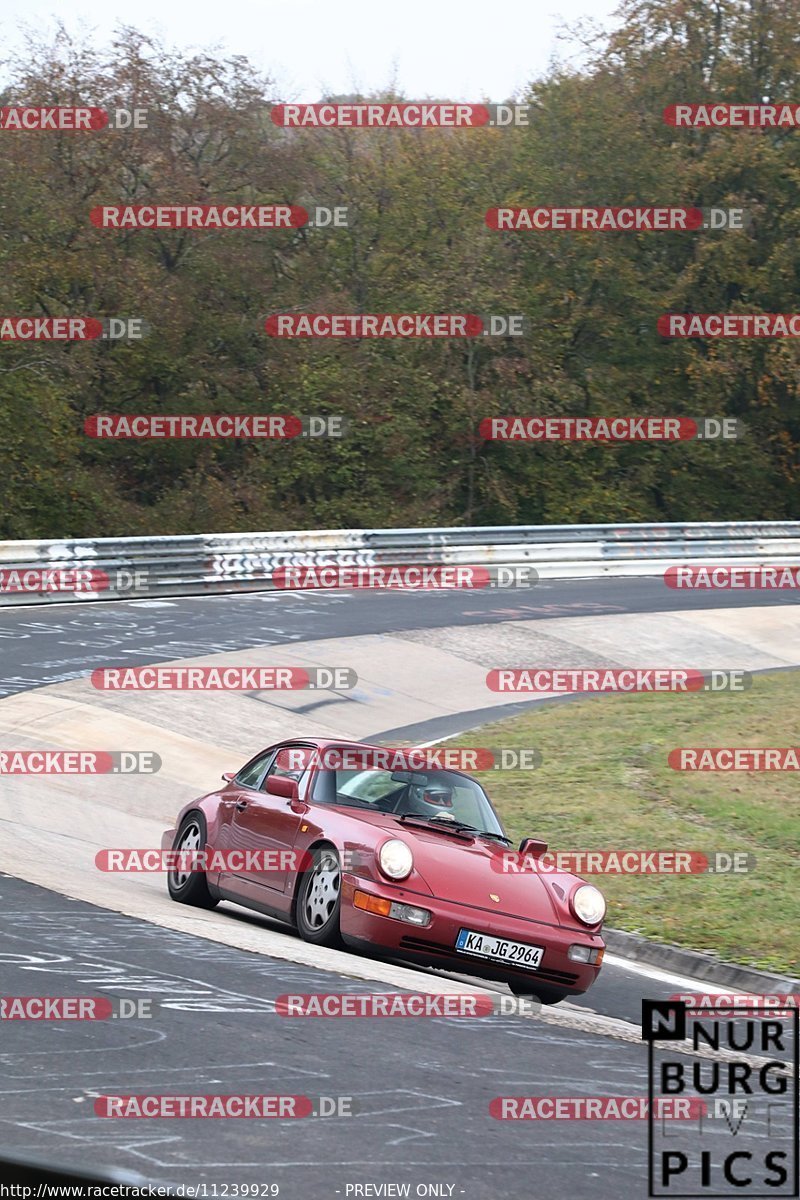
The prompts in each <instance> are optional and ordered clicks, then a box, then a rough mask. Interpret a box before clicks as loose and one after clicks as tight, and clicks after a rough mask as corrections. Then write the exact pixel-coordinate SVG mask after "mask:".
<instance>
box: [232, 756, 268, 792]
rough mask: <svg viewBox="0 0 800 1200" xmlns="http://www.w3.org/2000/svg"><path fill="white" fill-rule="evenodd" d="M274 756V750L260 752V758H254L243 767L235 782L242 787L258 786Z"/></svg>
mask: <svg viewBox="0 0 800 1200" xmlns="http://www.w3.org/2000/svg"><path fill="white" fill-rule="evenodd" d="M273 757H274V751H273V750H268V751H267V753H266V754H259V756H258V758H254V759H253V761H252V762H249V763H248V764H247V766H245V767H242V769H241V771H240V772H239V774H238V775H237V776H236V780H235V782H236V783H238V784H239V785H240V786H241V787H249V788H257V787H258V785H259V782H260V780H261V776H262V775H263V773H264V768H265V767H266V765H267V763H268V762H269V760H270V759H271V758H273Z"/></svg>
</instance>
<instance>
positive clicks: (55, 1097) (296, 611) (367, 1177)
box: [0, 579, 793, 1200]
mask: <svg viewBox="0 0 800 1200" xmlns="http://www.w3.org/2000/svg"><path fill="white" fill-rule="evenodd" d="M792 602H793V597H792V596H791V593H788V594H786V593H784V594H781V593H769V592H730V593H724V592H687V593H683V592H680V593H679V592H675V591H670V590H669V589H667V588H665V587H664V586H663V584H662V583H661V582H660V580H653V579H628V580H619V579H617V580H600V581H598V580H591V581H564V582H548V583H543V584H540V585H538V586H537V587H536V588H535V589H533V590H529V589H525V590H517V591H513V592H508V593H489V592H472V593H456V592H443V593H433V594H423V595H420V594H418V593H366V592H356V593H348V594H347V595H344V594H336V593H325V594H322V593H316V594H314V593H306V594H299V593H289V594H284V593H275V592H272V593H252V594H249V595H244V596H239V595H228V596H217V597H202V598H176V599H173V600H169V601H158V602H157V603H156V604H153V606H151V603H152V602H145V603H141V602H139V603H135V602H116V603H107V604H91V603H86V604H69V605H57V606H48V607H46V608H45V607H43V606H40V607H24V608H16V609H3V610H0V655H1V656H2V657H1V658H0V662H1V663H2V666H1V667H0V695H10V694H13V693H15V692H20V691H25V690H28V689H30V688H33V687H37V686H42V685H45V684H48V683H54V682H59V681H63V680H66V679H70V678H75V677H77V676H79V675H82V674H85V673H86V672H87V671H89V670H91V669H92V668H94V667H96V666H108V665H141V664H144V663H147V662H157V661H168V660H172V659H180V658H190V657H195V656H201V655H206V654H213V653H224V652H225V651H234V650H238V649H244V648H246V647H249V646H253V645H259V644H260V645H263V644H273V645H286V644H287V643H291V642H295V641H296V642H303V641H312V640H317V639H322V638H333V637H346V636H352V635H354V634H359V635H363V634H367V633H386V632H395V631H401V630H404V629H420V628H435V627H437V626H447V625H469V624H478V623H484V622H501V621H508V620H535V619H545V618H550V617H571V616H574V617H578V616H600V615H603V614H606V613H623V612H659V611H686V610H690V609H698V608H712V607H713V608H722V607H726V606H731V607H741V606H749V605H754V604H755V605H766V604H786V603H792ZM384 732H386V731H384ZM375 736H376V737H378V736H380V731H376V733H375ZM164 902H165V904H167V903H168V901H167V899H166V897H165V901H164ZM0 906H1V908H0V911H2V913H3V918H2V925H1V926H0V928H2V935H1V936H0V994H2V995H6V996H8V995H104V994H105V995H114V996H120V995H125V996H132V997H136V996H144V997H147V998H152V999H155V1000H157V1001H158V1000H160V1001H161V1002H162V1004H163V1007H162V1008H160V1009H159V1010H158V1011H157V1012H156V1014H155V1016H154V1017H153V1018H152V1019H151V1020H146V1021H144V1020H143V1021H135V1020H132V1021H130V1022H119V1021H117V1022H94V1023H87V1022H22V1021H20V1022H14V1023H13V1024H12V1023H11V1022H4V1023H3V1024H2V1026H0V1032H2V1035H3V1037H2V1046H1V1047H0V1076H2V1082H0V1155H2V1154H3V1153H5V1154H7V1155H9V1156H13V1155H14V1154H15V1153H16V1154H18V1155H20V1156H22V1157H39V1156H41V1157H42V1158H45V1159H47V1160H50V1161H55V1162H62V1163H64V1164H65V1165H68V1166H90V1167H91V1168H93V1169H100V1168H103V1167H109V1166H112V1165H116V1166H119V1167H124V1168H128V1169H129V1170H134V1171H137V1172H139V1173H140V1174H142V1175H144V1176H145V1177H146V1178H147V1179H148V1181H149V1182H156V1183H161V1184H167V1185H171V1186H173V1187H175V1186H178V1185H179V1184H181V1183H183V1184H193V1183H199V1182H203V1181H205V1182H207V1183H208V1184H209V1186H210V1185H211V1184H212V1183H216V1184H217V1185H218V1188H219V1190H218V1192H217V1195H222V1190H221V1189H222V1185H223V1184H226V1183H227V1184H232V1183H238V1184H239V1185H242V1184H244V1183H250V1184H255V1183H259V1184H264V1183H277V1184H279V1185H280V1196H281V1197H285V1198H288V1200H294V1198H295V1197H296V1198H297V1200H301V1198H304V1197H309V1198H316V1197H320V1198H322V1197H332V1198H335V1197H347V1196H352V1197H353V1198H354V1200H361V1197H364V1196H365V1195H373V1196H376V1195H381V1193H380V1192H377V1191H372V1192H366V1193H365V1192H363V1191H362V1192H361V1193H360V1194H359V1193H358V1192H354V1191H352V1190H350V1191H349V1192H348V1191H347V1185H348V1184H349V1185H355V1184H373V1185H381V1184H395V1185H403V1184H405V1183H410V1184H411V1192H410V1194H411V1195H412V1196H413V1195H415V1194H416V1192H415V1189H416V1185H417V1184H430V1185H433V1184H438V1185H444V1188H443V1190H442V1191H441V1192H440V1193H438V1194H439V1195H441V1196H445V1197H446V1196H450V1195H451V1196H453V1197H455V1198H458V1197H460V1196H464V1197H468V1198H470V1200H483V1198H486V1200H497V1198H499V1197H503V1196H518V1195H523V1196H528V1195H532V1194H534V1192H535V1193H536V1194H542V1195H544V1194H547V1195H551V1196H559V1197H560V1196H574V1197H576V1198H578V1200H582V1198H583V1197H591V1198H592V1200H611V1198H612V1197H618V1196H620V1195H635V1196H644V1195H645V1194H646V1127H645V1124H644V1123H642V1122H638V1121H615V1122H611V1123H607V1122H584V1123H582V1124H581V1125H580V1126H578V1127H576V1126H574V1125H572V1124H571V1123H569V1122H567V1123H564V1122H546V1123H545V1122H541V1123H539V1122H535V1121H525V1122H513V1121H508V1122H500V1121H496V1120H493V1119H492V1118H491V1117H489V1115H488V1112H487V1106H488V1103H489V1100H490V1099H491V1098H492V1097H493V1096H495V1095H502V1094H505V1095H525V1094H540V1095H543V1094H549V1093H552V1094H563V1095H570V1094H572V1095H581V1094H588V1095H601V1094H617V1095H636V1094H642V1093H644V1091H645V1089H646V1056H645V1052H644V1048H643V1046H642V1045H640V1044H634V1043H629V1042H624V1041H619V1040H612V1039H609V1038H606V1037H601V1036H597V1035H593V1034H592V1035H590V1034H585V1033H578V1032H572V1031H569V1030H563V1031H562V1030H559V1029H556V1028H554V1027H551V1026H545V1025H542V1024H539V1023H537V1022H531V1021H525V1020H523V1019H520V1018H499V1017H495V1018H488V1019H482V1020H473V1021H464V1020H423V1019H417V1020H413V1019H408V1020H383V1021H382V1022H381V1023H380V1024H378V1023H377V1022H376V1021H375V1020H370V1021H368V1020H340V1021H334V1020H306V1021H297V1020H292V1021H290V1020H287V1019H285V1018H281V1017H278V1016H276V1015H275V1013H274V1012H273V1011H272V1005H271V1001H272V1000H274V997H275V996H276V995H278V994H280V993H282V992H302V991H362V992H366V991H371V990H376V991H377V990H385V989H384V987H383V985H375V986H374V987H371V986H370V985H369V984H367V983H361V982H357V981H353V980H351V979H347V978H343V977H340V976H337V975H333V974H330V973H326V972H323V971H317V970H311V969H309V968H305V967H301V966H296V965H294V964H292V963H288V962H283V961H278V960H274V959H269V958H264V957H261V956H258V955H253V954H249V953H247V952H245V951H241V950H238V949H234V948H228V947H225V946H221V945H218V944H216V943H212V942H206V941H203V940H202V939H201V938H193V937H190V936H188V935H185V934H180V933H176V932H171V931H169V930H165V929H162V928H159V927H157V926H152V925H149V924H147V923H145V922H141V921H138V920H134V919H132V918H129V917H125V916H120V915H117V914H114V913H110V912H107V911H104V910H102V909H98V908H93V907H92V906H90V905H86V904H83V903H80V902H77V901H72V900H68V899H65V898H63V897H61V896H59V895H57V894H56V893H52V892H47V891H44V890H43V889H41V888H37V887H34V886H33V885H30V884H27V883H23V882H21V881H19V880H14V879H10V878H8V877H0ZM221 911H222V910H221ZM229 911H230V912H231V919H232V920H234V919H235V917H234V913H235V912H236V911H237V910H235V909H233V908H230V910H229ZM238 911H241V910H238ZM245 919H251V917H247V918H245ZM252 919H253V920H256V921H258V920H260V918H256V917H254V916H252ZM286 936H287V937H291V936H292V935H291V934H289V933H287V934H286ZM24 956H32V957H33V958H36V957H42V958H45V960H46V961H45V962H44V963H36V962H32V961H30V959H27V960H26V959H25V957H24ZM26 963H27V965H26ZM48 964H50V965H49V966H48ZM35 967H44V968H45V969H44V970H34V968H35ZM114 981H116V982H114ZM677 990H680V988H678V987H676V986H675V985H672V984H670V983H661V982H655V981H653V980H649V979H647V978H646V977H645V976H643V975H640V974H636V973H633V972H631V971H628V970H626V969H623V968H618V967H615V966H613V965H612V964H607V965H606V967H604V970H603V974H602V976H601V980H600V982H599V983H598V984H597V985H596V987H595V988H594V989H593V990H592V991H591V992H590V993H589V994H588V995H587V996H586V997H585V998H582V999H579V1000H578V1001H577V1003H578V1004H579V1005H581V1006H582V1007H585V1008H588V1009H593V1010H595V1011H596V1012H599V1013H602V1014H604V1015H609V1016H614V1017H621V1018H624V1019H626V1020H628V1021H632V1022H634V1023H636V1022H638V1021H639V1020H640V1017H641V1000H642V997H645V996H647V997H651V998H663V997H665V996H667V995H669V994H670V993H672V992H674V991H677ZM697 990H702V987H701V986H700V985H698V988H697ZM103 1091H106V1092H112V1093H130V1092H137V1093H143V1092H164V1093H173V1092H177V1093H186V1092H193V1093H209V1094H211V1093H226V1092H244V1093H248V1094H251V1093H255V1092H261V1091H264V1092H272V1091H275V1092H283V1093H301V1094H303V1093H304V1094H310V1095H319V1094H325V1095H333V1096H338V1095H347V1096H353V1097H354V1098H355V1101H356V1105H357V1106H359V1107H360V1112H359V1114H358V1115H357V1116H355V1117H351V1118H335V1119H334V1118H329V1119H326V1120H323V1119H316V1120H315V1119H309V1120H306V1121H295V1122H291V1121H288V1122H277V1121H266V1122H258V1121H252V1120H250V1121H248V1120H238V1121H237V1120H228V1121H223V1120H217V1121H215V1122H214V1124H213V1125H212V1126H210V1127H209V1126H206V1124H205V1122H203V1121H199V1120H194V1121H192V1120H184V1121H174V1120H173V1121H168V1120H162V1121H152V1120H142V1121H122V1120H117V1121H111V1120H108V1121H103V1120H101V1119H100V1118H97V1117H95V1116H94V1115H93V1113H92V1110H91V1101H90V1100H88V1099H87V1095H93V1094H96V1093H102V1092H103ZM576 1128H577V1129H578V1131H579V1132H578V1133H577V1135H576ZM489 1163H491V1164H495V1165H492V1166H489V1165H488V1164H489ZM497 1164H500V1165H497ZM521 1180H524V1181H525V1185H524V1186H523V1187H521ZM451 1185H452V1192H451V1191H450V1190H449V1188H450V1186H451ZM212 1194H213V1193H212V1191H211V1190H209V1191H208V1195H212ZM229 1194H232V1192H231V1193H229ZM383 1194H384V1195H386V1194H389V1195H391V1194H392V1193H391V1192H390V1193H385V1192H384V1193H383ZM395 1194H402V1193H395ZM432 1194H437V1193H432Z"/></svg>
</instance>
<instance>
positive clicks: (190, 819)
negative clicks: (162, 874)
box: [167, 813, 219, 908]
mask: <svg viewBox="0 0 800 1200" xmlns="http://www.w3.org/2000/svg"><path fill="white" fill-rule="evenodd" d="M206 834H207V829H206V819H205V817H204V816H203V814H202V813H188V814H187V815H186V816H185V817H184V818H183V820H182V821H181V827H180V829H179V830H178V832H177V834H176V835H175V844H174V846H173V847H172V849H173V850H185V851H197V852H199V851H201V850H203V849H204V847H205V844H206ZM167 889H168V891H169V894H170V896H171V897H172V899H173V900H175V901H176V903H178V904H191V905H192V906H193V907H194V908H216V907H217V905H218V904H219V900H216V899H215V898H214V896H212V895H211V892H210V891H209V890H208V881H207V880H206V873H205V871H181V870H176V871H170V872H169V874H168V875H167Z"/></svg>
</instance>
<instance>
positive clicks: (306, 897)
mask: <svg viewBox="0 0 800 1200" xmlns="http://www.w3.org/2000/svg"><path fill="white" fill-rule="evenodd" d="M341 906H342V866H341V863H340V862H339V855H338V854H337V853H336V851H335V850H334V848H333V847H332V846H320V847H319V848H318V849H317V850H315V851H314V853H313V862H312V865H311V867H310V868H309V870H308V871H306V873H305V875H304V876H303V878H302V879H301V880H300V891H299V892H298V896H297V910H296V913H295V919H296V921H297V928H298V931H299V933H300V936H301V938H302V939H303V941H304V942H312V943H313V944H314V945H315V946H341V944H342V938H341V934H340V933H339V910H340V909H341Z"/></svg>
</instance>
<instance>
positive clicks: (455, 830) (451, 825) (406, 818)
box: [395, 813, 470, 837]
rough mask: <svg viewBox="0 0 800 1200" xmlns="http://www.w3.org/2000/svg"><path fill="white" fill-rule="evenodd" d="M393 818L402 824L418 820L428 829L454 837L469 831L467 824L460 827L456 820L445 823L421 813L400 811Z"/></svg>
mask: <svg viewBox="0 0 800 1200" xmlns="http://www.w3.org/2000/svg"><path fill="white" fill-rule="evenodd" d="M395 820H397V821H400V822H401V823H402V824H405V823H406V822H411V821H418V822H419V823H420V824H421V825H424V826H425V828H426V829H430V828H431V827H432V828H433V829H440V830H441V831H442V833H451V834H453V835H454V836H455V837H461V835H462V834H464V833H467V832H469V829H470V827H469V825H466V826H463V827H460V826H459V824H458V822H457V821H448V822H447V824H445V823H444V822H443V821H439V820H437V818H436V817H425V816H423V815H422V813H402V814H401V815H400V816H399V817H396V818H395Z"/></svg>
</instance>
